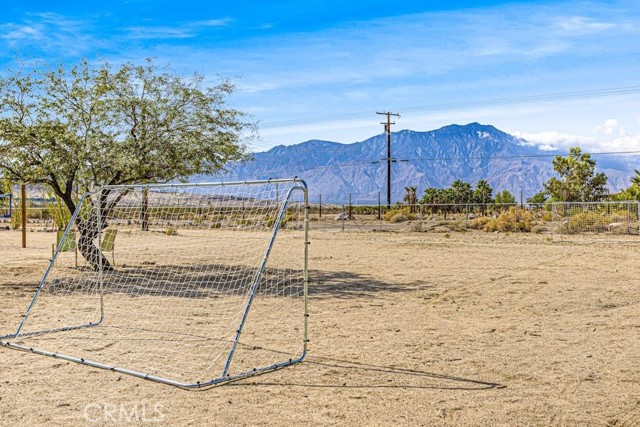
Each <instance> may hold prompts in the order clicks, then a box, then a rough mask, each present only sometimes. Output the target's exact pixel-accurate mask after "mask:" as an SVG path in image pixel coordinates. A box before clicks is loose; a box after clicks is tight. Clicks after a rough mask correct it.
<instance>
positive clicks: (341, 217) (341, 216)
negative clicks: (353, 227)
mask: <svg viewBox="0 0 640 427" xmlns="http://www.w3.org/2000/svg"><path fill="white" fill-rule="evenodd" d="M344 213H345V212H344V205H342V212H341V213H340V219H342V231H344Z"/></svg>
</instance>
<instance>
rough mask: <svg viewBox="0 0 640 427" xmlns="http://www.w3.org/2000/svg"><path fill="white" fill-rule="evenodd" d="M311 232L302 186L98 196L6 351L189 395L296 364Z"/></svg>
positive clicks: (85, 202)
mask: <svg viewBox="0 0 640 427" xmlns="http://www.w3.org/2000/svg"><path fill="white" fill-rule="evenodd" d="M308 226H309V222H308V195H307V187H306V184H305V183H304V182H303V181H301V180H298V179H292V180H268V181H253V182H232V183H223V182H220V183H206V184H175V185H174V184H166V185H131V186H104V187H101V188H100V189H98V190H97V191H95V192H92V193H90V194H85V195H84V196H83V197H82V198H81V200H80V201H79V202H78V207H77V209H76V211H75V213H74V214H73V216H72V218H71V222H70V223H69V226H68V227H67V229H66V230H65V233H64V235H63V237H62V238H61V240H60V242H59V244H58V246H57V249H56V251H55V253H54V255H53V257H52V259H51V261H50V263H49V265H48V267H47V269H46V272H45V273H44V277H43V278H42V280H41V282H40V284H39V286H38V288H37V291H36V292H35V295H34V297H33V299H32V301H31V303H30V305H29V306H28V308H27V309H26V312H24V313H20V315H19V316H16V323H17V329H16V330H15V332H13V333H10V334H7V335H4V336H0V344H2V345H3V346H5V347H9V348H13V349H18V350H24V351H29V352H33V353H37V354H41V355H46V356H51V357H55V358H59V359H64V360H69V361H73V362H77V363H81V364H85V365H90V366H93V367H97V368H103V369H109V370H111V371H115V372H119V373H124V374H129V375H133V376H137V377H141V378H145V379H148V380H153V381H158V382H161V383H166V384H170V385H174V386H178V387H182V388H202V387H208V386H213V385H217V384H222V383H225V382H228V381H233V380H237V379H241V378H245V377H248V376H251V375H255V374H259V373H264V372H267V371H272V370H276V369H279V368H283V367H285V366H288V365H292V364H295V363H297V362H300V361H302V360H303V359H304V357H305V354H306V351H307V317H308V315H307V285H308V269H307V258H308V257H307V254H308V245H309V241H308ZM70 248H72V249H77V253H78V254H79V255H78V258H79V261H80V262H79V263H78V265H77V266H76V257H75V256H74V253H73V252H74V251H70V250H69V249H70Z"/></svg>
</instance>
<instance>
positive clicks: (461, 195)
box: [451, 179, 473, 204]
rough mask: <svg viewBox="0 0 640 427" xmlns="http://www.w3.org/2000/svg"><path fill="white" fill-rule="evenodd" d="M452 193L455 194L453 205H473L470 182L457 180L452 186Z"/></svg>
mask: <svg viewBox="0 0 640 427" xmlns="http://www.w3.org/2000/svg"><path fill="white" fill-rule="evenodd" d="M451 192H452V194H453V201H452V202H451V203H459V204H463V203H471V200H472V198H473V191H472V190H471V184H469V183H468V182H464V181H462V180H460V179H456V180H455V181H453V183H452V184H451Z"/></svg>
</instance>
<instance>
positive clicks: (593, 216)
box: [551, 200, 640, 242]
mask: <svg viewBox="0 0 640 427" xmlns="http://www.w3.org/2000/svg"><path fill="white" fill-rule="evenodd" d="M639 206H640V204H639V202H637V201H634V200H627V201H602V202H554V203H552V204H551V220H552V230H553V241H556V242H563V241H564V242H567V241H640V238H639V235H640V209H639Z"/></svg>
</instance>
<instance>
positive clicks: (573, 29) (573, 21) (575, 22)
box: [557, 16, 621, 35]
mask: <svg viewBox="0 0 640 427" xmlns="http://www.w3.org/2000/svg"><path fill="white" fill-rule="evenodd" d="M620 25H621V24H617V23H612V22H601V21H597V20H595V19H592V18H588V17H585V16H572V17H569V18H565V19H562V20H560V21H558V23H557V26H558V27H559V28H560V29H561V30H563V31H564V32H567V33H569V34H573V35H583V34H591V33H597V32H600V31H606V30H610V29H614V28H617V27H619V26H620Z"/></svg>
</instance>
